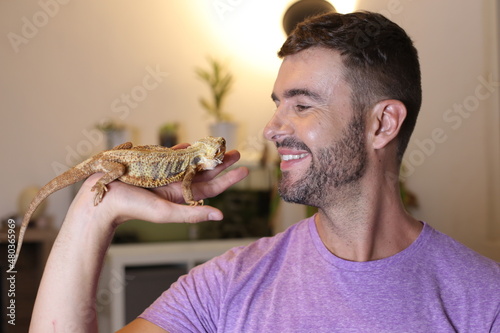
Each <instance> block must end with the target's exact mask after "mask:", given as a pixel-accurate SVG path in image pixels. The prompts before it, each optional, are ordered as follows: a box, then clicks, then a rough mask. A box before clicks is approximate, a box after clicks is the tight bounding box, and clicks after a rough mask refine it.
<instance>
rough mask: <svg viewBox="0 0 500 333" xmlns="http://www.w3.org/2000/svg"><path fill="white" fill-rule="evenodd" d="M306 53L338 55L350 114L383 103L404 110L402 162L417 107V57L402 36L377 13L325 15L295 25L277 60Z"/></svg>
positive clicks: (400, 136) (400, 137)
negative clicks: (396, 103)
mask: <svg viewBox="0 0 500 333" xmlns="http://www.w3.org/2000/svg"><path fill="white" fill-rule="evenodd" d="M310 47H325V48H328V49H333V50H336V51H338V52H340V54H341V55H342V61H343V64H344V73H343V76H344V79H345V81H346V82H347V83H348V84H349V85H350V87H351V89H352V95H351V104H352V107H353V109H354V110H355V111H358V112H364V111H366V110H369V109H370V108H372V107H373V106H374V105H375V104H376V103H378V102H379V101H382V100H384V99H396V100H399V101H401V102H402V103H403V104H404V105H405V107H406V109H407V116H406V119H405V120H404V122H403V124H402V127H401V130H400V132H399V134H398V140H399V141H398V152H397V156H398V159H399V160H400V161H401V159H402V157H403V154H404V151H405V150H406V147H407V145H408V141H409V140H410V136H411V134H412V132H413V129H414V127H415V124H416V121H417V116H418V112H419V110H420V105H421V103H422V88H421V78H420V65H419V61H418V54H417V50H416V49H415V47H414V46H413V42H412V41H411V39H410V38H409V37H408V35H407V34H406V32H405V31H404V30H403V29H402V28H401V27H399V26H398V25H397V24H395V23H393V22H391V21H390V20H388V19H387V18H385V17H384V16H382V15H380V14H377V13H371V12H355V13H349V14H338V13H327V14H322V15H319V16H316V17H312V18H310V19H307V20H306V21H304V22H302V23H300V24H298V25H297V27H296V28H295V30H294V31H293V32H292V33H291V34H290V36H289V37H288V38H287V40H286V41H285V43H284V44H283V46H282V47H281V50H280V51H279V52H278V56H279V57H280V58H283V57H286V56H287V55H292V54H295V53H298V52H300V51H302V50H305V49H308V48H310Z"/></svg>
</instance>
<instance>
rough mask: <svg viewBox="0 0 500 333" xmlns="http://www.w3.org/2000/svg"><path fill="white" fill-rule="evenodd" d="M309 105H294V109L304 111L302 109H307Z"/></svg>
mask: <svg viewBox="0 0 500 333" xmlns="http://www.w3.org/2000/svg"><path fill="white" fill-rule="evenodd" d="M309 108H310V106H307V105H295V111H298V112H300V111H304V110H307V109H309Z"/></svg>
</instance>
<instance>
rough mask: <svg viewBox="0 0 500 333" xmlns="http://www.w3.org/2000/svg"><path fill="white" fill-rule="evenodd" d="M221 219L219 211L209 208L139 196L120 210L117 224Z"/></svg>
mask: <svg viewBox="0 0 500 333" xmlns="http://www.w3.org/2000/svg"><path fill="white" fill-rule="evenodd" d="M148 192H149V191H148ZM149 193H150V194H151V195H153V193H151V192H149ZM222 217H223V215H222V212H221V211H220V210H218V209H216V208H213V207H210V206H187V205H183V204H175V203H172V202H170V201H168V200H165V199H162V198H159V197H158V196H154V197H148V196H140V197H135V198H134V200H131V201H130V202H128V203H127V204H126V205H124V206H123V207H122V208H121V216H120V217H119V218H118V219H117V222H118V223H121V222H124V221H127V220H131V219H140V220H145V221H150V222H154V223H196V222H202V221H210V220H221V219H222Z"/></svg>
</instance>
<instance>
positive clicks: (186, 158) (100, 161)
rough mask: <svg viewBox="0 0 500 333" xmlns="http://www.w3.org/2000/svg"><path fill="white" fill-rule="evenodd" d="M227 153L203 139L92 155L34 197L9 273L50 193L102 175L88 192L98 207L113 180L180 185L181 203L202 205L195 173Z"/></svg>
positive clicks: (220, 142) (219, 141)
mask: <svg viewBox="0 0 500 333" xmlns="http://www.w3.org/2000/svg"><path fill="white" fill-rule="evenodd" d="M225 151H226V140H225V139H224V138H220V137H206V138H203V139H200V140H198V141H196V142H195V143H194V144H193V145H191V146H189V147H187V148H185V149H172V148H166V147H163V146H157V145H149V146H137V147H133V145H132V143H131V142H126V143H123V144H121V145H118V146H116V147H114V148H113V149H110V150H105V151H103V152H100V153H98V154H97V155H94V156H92V157H90V158H88V159H87V160H85V161H83V162H81V163H80V164H78V165H76V166H74V167H73V168H71V169H69V170H67V171H66V172H64V173H62V174H61V175H59V176H57V177H56V178H54V179H52V180H51V181H50V182H48V183H47V184H46V185H45V186H43V187H42V188H41V189H40V191H39V192H38V193H37V194H36V196H35V198H33V200H32V201H31V203H30V205H29V207H28V210H27V211H26V213H25V214H24V218H23V222H22V224H21V229H20V231H19V239H18V242H17V249H16V254H15V258H14V260H13V263H12V264H10V265H9V266H10V269H9V270H8V272H11V271H12V270H13V269H14V267H15V264H16V262H17V259H18V258H19V253H20V251H21V246H22V243H23V239H24V234H25V232H26V228H27V227H28V224H29V221H30V218H31V215H32V214H33V212H34V211H35V210H36V208H37V207H38V205H39V204H40V203H41V202H42V201H43V200H44V199H45V198H47V197H48V196H49V195H51V194H52V193H54V192H56V191H58V190H60V189H62V188H65V187H67V186H69V185H71V184H74V183H76V182H79V181H81V180H83V179H85V178H87V177H89V176H90V175H92V174H94V173H97V172H103V173H104V175H103V176H102V177H101V178H100V179H99V180H98V181H97V182H96V184H95V185H94V186H93V187H92V188H91V191H93V192H96V194H95V197H94V205H95V206H97V205H98V204H99V203H100V202H101V201H102V199H103V196H104V193H105V192H107V191H108V189H107V187H106V185H107V184H109V183H111V182H112V181H114V180H120V181H122V182H124V183H127V184H131V185H135V186H139V187H144V188H153V187H159V186H164V185H167V184H170V183H173V182H177V181H182V194H183V197H184V201H185V202H186V203H187V204H189V205H191V206H197V205H203V200H199V201H194V200H193V193H192V191H191V182H192V180H193V177H194V176H195V174H196V173H197V172H198V171H202V170H212V169H214V168H215V167H216V166H217V165H219V164H221V163H222V160H223V158H224V153H225Z"/></svg>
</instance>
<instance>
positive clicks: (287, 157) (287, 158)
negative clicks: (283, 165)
mask: <svg viewBox="0 0 500 333" xmlns="http://www.w3.org/2000/svg"><path fill="white" fill-rule="evenodd" d="M306 156H307V154H299V155H281V159H282V160H283V161H291V160H298V159H301V158H304V157H306Z"/></svg>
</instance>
